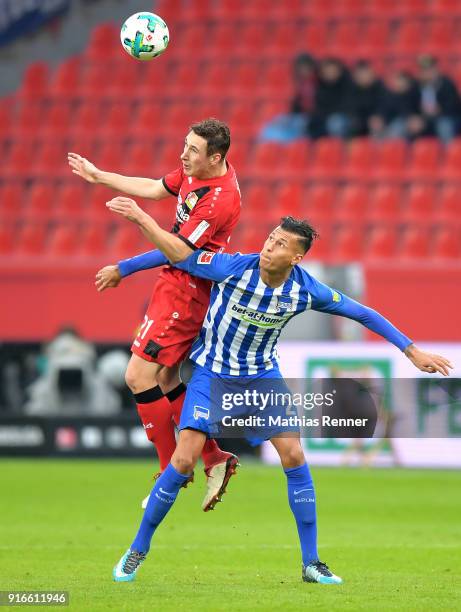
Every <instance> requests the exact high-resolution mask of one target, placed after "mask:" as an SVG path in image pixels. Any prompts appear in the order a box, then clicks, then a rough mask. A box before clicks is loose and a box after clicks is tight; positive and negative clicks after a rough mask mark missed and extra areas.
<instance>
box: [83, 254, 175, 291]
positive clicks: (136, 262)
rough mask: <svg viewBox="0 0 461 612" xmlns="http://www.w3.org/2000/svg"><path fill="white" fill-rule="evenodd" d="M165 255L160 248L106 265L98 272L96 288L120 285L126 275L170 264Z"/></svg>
mask: <svg viewBox="0 0 461 612" xmlns="http://www.w3.org/2000/svg"><path fill="white" fill-rule="evenodd" d="M168 263H169V261H168V259H167V258H166V257H165V255H164V254H163V253H162V252H161V251H159V250H158V249H154V250H153V251H148V252H147V253H141V254H140V255H135V256H134V257H129V258H128V259H122V260H120V261H119V262H118V263H117V264H115V265H110V266H105V267H104V268H101V270H98V272H97V273H96V282H95V285H96V288H97V290H98V291H104V290H105V289H109V288H110V287H118V286H119V284H120V282H121V281H122V279H123V278H125V276H129V275H130V274H135V273H136V272H140V271H141V270H150V269H151V268H158V267H159V266H164V265H166V264H168Z"/></svg>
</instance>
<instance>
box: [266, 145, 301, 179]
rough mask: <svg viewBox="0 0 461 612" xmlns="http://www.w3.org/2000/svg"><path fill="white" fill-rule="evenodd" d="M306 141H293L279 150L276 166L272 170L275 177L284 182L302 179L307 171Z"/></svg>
mask: <svg viewBox="0 0 461 612" xmlns="http://www.w3.org/2000/svg"><path fill="white" fill-rule="evenodd" d="M309 149H310V144H309V141H308V140H295V141H294V142H291V143H289V144H286V145H284V146H283V147H282V148H281V149H280V157H279V160H278V166H277V168H275V169H274V172H275V174H276V176H277V177H279V178H281V179H284V180H290V181H291V180H296V179H297V180H299V179H302V178H304V177H305V176H306V175H307V173H308V169H309Z"/></svg>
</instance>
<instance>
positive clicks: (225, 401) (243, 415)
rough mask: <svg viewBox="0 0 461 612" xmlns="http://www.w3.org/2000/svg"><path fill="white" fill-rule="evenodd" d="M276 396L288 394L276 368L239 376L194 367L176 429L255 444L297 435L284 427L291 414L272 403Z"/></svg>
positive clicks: (293, 428) (274, 402)
mask: <svg viewBox="0 0 461 612" xmlns="http://www.w3.org/2000/svg"><path fill="white" fill-rule="evenodd" d="M275 394H277V397H281V396H282V395H285V396H286V395H287V394H288V395H290V394H291V392H290V390H289V388H288V387H287V385H286V383H285V381H284V379H283V376H282V374H281V372H280V370H279V369H278V368H273V369H271V370H265V371H263V372H261V373H260V374H255V375H253V376H242V377H240V376H228V375H226V376H224V375H221V374H218V373H216V372H212V371H211V370H209V369H206V368H203V367H201V366H198V365H196V364H195V365H194V371H193V374H192V377H191V379H190V381H189V383H188V385H187V392H186V397H185V399H184V405H183V408H182V412H181V420H180V423H179V429H180V430H181V429H195V430H197V431H201V432H203V433H204V434H206V435H207V436H208V437H215V438H218V437H232V438H237V437H243V438H246V439H247V440H249V441H250V442H253V443H255V444H258V443H261V442H262V441H263V440H268V439H270V438H271V437H273V436H275V435H279V434H281V433H284V432H288V431H290V432H293V431H296V432H298V431H299V427H297V426H290V425H287V420H286V419H287V414H290V411H289V409H287V407H286V406H283V405H282V406H281V405H280V403H279V402H278V401H275ZM261 398H263V399H261ZM281 419H283V422H282V420H281Z"/></svg>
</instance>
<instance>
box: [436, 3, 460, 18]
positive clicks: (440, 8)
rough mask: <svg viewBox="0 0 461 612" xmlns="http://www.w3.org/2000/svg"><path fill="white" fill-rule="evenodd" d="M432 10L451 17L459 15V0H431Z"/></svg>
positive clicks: (442, 15)
mask: <svg viewBox="0 0 461 612" xmlns="http://www.w3.org/2000/svg"><path fill="white" fill-rule="evenodd" d="M431 9H432V11H433V12H434V13H435V14H436V15H437V14H438V15H440V16H441V17H446V16H447V15H450V16H453V17H459V16H461V6H460V4H459V0H432V4H431Z"/></svg>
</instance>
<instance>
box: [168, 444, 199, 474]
mask: <svg viewBox="0 0 461 612" xmlns="http://www.w3.org/2000/svg"><path fill="white" fill-rule="evenodd" d="M171 463H172V464H173V467H174V468H175V470H177V471H178V472H180V473H181V474H190V473H191V472H192V471H193V470H194V467H195V461H194V458H193V457H192V455H191V454H189V453H186V452H184V451H180V452H178V449H176V451H175V453H174V455H173V457H172V459H171Z"/></svg>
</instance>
